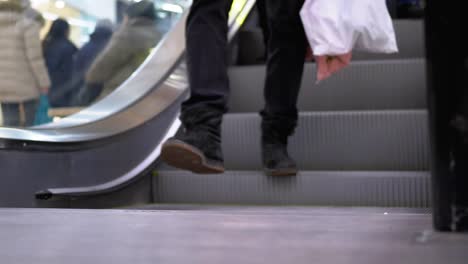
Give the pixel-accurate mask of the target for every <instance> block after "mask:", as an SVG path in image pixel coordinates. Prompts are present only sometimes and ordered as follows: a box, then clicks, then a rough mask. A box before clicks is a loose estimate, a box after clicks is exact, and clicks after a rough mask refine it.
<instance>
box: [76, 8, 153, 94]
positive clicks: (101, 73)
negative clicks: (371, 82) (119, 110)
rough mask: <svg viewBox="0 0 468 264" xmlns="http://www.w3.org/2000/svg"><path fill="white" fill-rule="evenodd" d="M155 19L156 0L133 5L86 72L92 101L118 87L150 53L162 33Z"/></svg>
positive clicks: (88, 90) (87, 86)
mask: <svg viewBox="0 0 468 264" xmlns="http://www.w3.org/2000/svg"><path fill="white" fill-rule="evenodd" d="M155 20H156V14H155V7H154V4H153V3H152V2H150V1H140V2H137V3H134V4H132V5H130V6H129V8H128V10H127V14H126V16H125V19H124V21H123V23H122V25H121V26H120V28H119V29H118V30H117V32H116V33H115V34H114V35H113V36H112V38H111V40H110V42H109V44H108V45H107V47H106V48H105V49H104V51H103V52H102V53H101V55H99V56H98V58H97V59H96V61H95V62H94V63H93V65H92V66H91V68H90V70H89V72H88V74H87V76H86V93H85V94H86V97H87V98H88V101H89V102H92V101H93V100H95V99H96V98H98V97H99V98H102V97H105V96H106V95H108V94H110V93H111V92H112V91H114V90H115V89H116V88H117V87H118V86H120V85H121V84H122V83H123V82H124V81H126V80H127V79H128V78H129V77H130V75H132V74H133V73H134V72H135V70H137V69H138V67H139V66H140V65H141V64H142V63H143V61H144V60H145V59H146V57H148V55H149V54H150V52H151V49H152V48H153V47H154V46H155V45H156V44H157V43H158V42H159V40H160V39H161V37H162V36H161V34H160V33H159V32H158V31H157V29H156V23H155V22H156V21H155ZM82 96H83V95H82Z"/></svg>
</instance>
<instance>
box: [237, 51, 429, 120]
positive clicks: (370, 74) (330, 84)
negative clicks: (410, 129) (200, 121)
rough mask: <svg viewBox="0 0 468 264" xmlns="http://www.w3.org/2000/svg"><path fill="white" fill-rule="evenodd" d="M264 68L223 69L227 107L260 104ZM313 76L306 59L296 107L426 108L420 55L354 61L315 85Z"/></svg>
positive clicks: (312, 67)
mask: <svg viewBox="0 0 468 264" xmlns="http://www.w3.org/2000/svg"><path fill="white" fill-rule="evenodd" d="M265 71H266V69H265V66H263V65H256V66H241V67H232V68H231V69H230V70H229V75H230V80H231V97H230V103H229V105H230V111H231V112H234V113H235V112H241V113H245V112H258V111H259V110H260V109H262V108H263V105H264V99H263V87H264V79H265ZM315 76H316V67H315V64H307V65H306V67H305V72H304V78H303V82H302V88H301V94H300V97H299V103H298V107H299V109H300V110H301V111H343V110H388V109H424V108H426V62H425V60H424V59H412V60H384V61H366V62H354V63H353V64H352V65H351V66H349V67H348V68H346V69H344V70H343V71H341V72H339V73H337V74H336V75H335V76H333V77H331V78H330V79H328V80H325V81H323V82H322V83H320V84H318V85H316V78H315ZM284 89H288V87H284Z"/></svg>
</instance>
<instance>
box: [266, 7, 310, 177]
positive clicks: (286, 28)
mask: <svg viewBox="0 0 468 264" xmlns="http://www.w3.org/2000/svg"><path fill="white" fill-rule="evenodd" d="M303 4H304V0H289V1H283V0H266V11H267V17H268V28H269V36H268V67H267V78H266V83H265V107H264V109H263V111H262V113H261V115H262V117H263V121H262V149H263V163H264V168H265V171H266V173H267V174H268V175H277V176H283V175H284V176H286V175H295V174H296V173H297V168H296V164H295V162H294V161H293V160H292V159H291V158H290V157H289V154H288V152H287V146H288V138H289V136H291V135H292V134H293V133H294V130H295V128H296V125H297V119H298V110H297V106H296V105H297V99H298V95H299V89H300V86H301V80H302V73H303V69H304V59H305V54H306V48H307V40H306V37H305V33H304V29H303V26H302V22H301V18H300V15H299V11H300V9H301V7H302V5H303Z"/></svg>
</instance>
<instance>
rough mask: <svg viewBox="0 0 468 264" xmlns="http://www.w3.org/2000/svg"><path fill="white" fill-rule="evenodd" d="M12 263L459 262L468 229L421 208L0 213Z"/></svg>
mask: <svg viewBox="0 0 468 264" xmlns="http://www.w3.org/2000/svg"><path fill="white" fill-rule="evenodd" d="M0 233H1V234H2V240H1V241H2V242H1V246H0V259H1V262H2V263H8V264H26V263H28V264H29V263H35V264H63V263H68V264H82V263H113V264H128V263H135V264H137V263H138V264H154V263H165V264H166V263H167V264H172V263H191V264H197V263H200V264H211V263H213V264H219V263H224V264H231V263H232V264H234V263H235V264H238V263H252V264H256V263H259V264H260V263H262V264H263V263H271V264H275V263H278V264H283V263H304V264H310V263H321V264H375V263H382V264H386V263H400V264H410V263H411V264H414V263H424V264H440V263H450V264H462V263H463V264H464V263H466V260H467V259H468V251H467V247H468V236H466V235H461V234H439V233H434V232H432V231H431V216H430V215H428V214H421V213H420V212H419V211H401V210H396V211H393V210H389V209H351V208H350V209H340V208H289V209H288V208H286V209H284V208H251V209H248V210H243V209H232V210H216V209H204V210H192V211H187V210H185V211H177V210H170V211H160V210H151V211H90V210H88V211H75V210H0Z"/></svg>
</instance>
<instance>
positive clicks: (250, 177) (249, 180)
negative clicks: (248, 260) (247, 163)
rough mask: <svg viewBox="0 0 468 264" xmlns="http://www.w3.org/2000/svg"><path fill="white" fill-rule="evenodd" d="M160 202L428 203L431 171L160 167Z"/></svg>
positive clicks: (157, 182)
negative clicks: (212, 171) (199, 171)
mask: <svg viewBox="0 0 468 264" xmlns="http://www.w3.org/2000/svg"><path fill="white" fill-rule="evenodd" d="M153 190H154V199H155V202H157V203H174V204H177V203H196V204H213V203H217V204H245V205H249V204H269V205H318V206H375V207H411V208H418V207H419V208H428V207H429V206H430V204H431V181H430V175H429V172H402V171H387V172H378V171H361V172H359V171H355V172H352V171H347V172H345V171H303V172H301V173H300V174H299V175H298V176H297V177H288V178H281V177H279V178H272V177H267V176H265V175H264V174H263V172H260V171H229V172H227V173H225V174H221V175H195V174H192V173H189V172H182V171H159V172H158V175H157V176H156V177H154V180H153Z"/></svg>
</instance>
